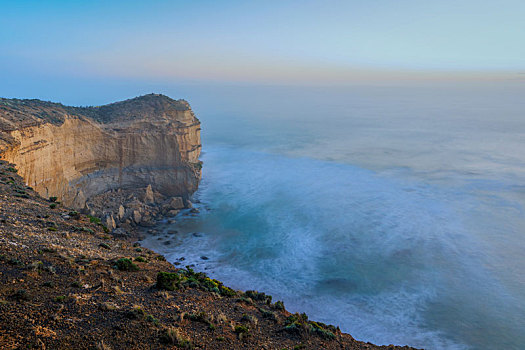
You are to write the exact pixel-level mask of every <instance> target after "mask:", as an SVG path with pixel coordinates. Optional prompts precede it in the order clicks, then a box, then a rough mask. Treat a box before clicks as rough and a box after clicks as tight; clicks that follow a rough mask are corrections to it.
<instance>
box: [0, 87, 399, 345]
mask: <svg viewBox="0 0 525 350" xmlns="http://www.w3.org/2000/svg"><path fill="white" fill-rule="evenodd" d="M200 149H201V144H200V123H199V120H198V119H197V118H196V117H195V115H194V114H193V112H192V111H191V108H190V106H189V104H188V103H187V102H185V101H182V100H178V101H177V100H172V99H170V98H168V97H166V96H162V95H155V94H151V95H146V96H142V97H138V98H134V99H131V100H126V101H122V102H117V103H113V104H109V105H106V106H100V107H68V106H64V105H61V104H57V103H51V102H43V101H39V100H18V99H0V158H1V159H2V160H0V348H2V349H72V348H76V349H106V350H107V349H175V348H187V349H191V348H197V349H395V348H401V347H396V346H393V345H390V346H376V345H373V344H370V343H364V342H359V341H356V340H355V339H353V338H352V337H351V336H350V335H348V334H345V333H342V332H341V331H340V330H339V328H338V327H334V326H331V325H326V324H323V323H319V322H314V321H311V320H308V317H307V316H306V315H304V314H291V313H289V312H288V311H286V309H285V307H284V305H283V303H282V302H280V301H275V300H272V298H271V297H270V296H268V295H265V294H264V293H260V292H256V291H246V292H242V291H236V290H232V289H230V288H228V287H227V286H224V285H223V284H222V283H221V282H220V281H217V280H214V279H210V278H209V277H207V276H206V275H205V274H203V273H199V272H195V271H193V270H192V269H191V268H189V267H187V268H185V269H178V268H176V267H175V266H173V265H172V264H170V263H169V262H167V261H165V259H164V257H163V256H161V255H159V254H157V253H155V252H153V251H151V250H149V249H146V248H143V247H140V245H139V244H138V243H133V241H132V240H131V238H133V237H136V235H137V232H138V230H137V228H139V227H141V226H150V225H153V224H154V223H155V220H158V219H161V218H164V217H166V216H168V217H171V216H175V215H176V214H177V213H178V211H179V210H181V209H182V208H187V207H190V206H191V202H190V201H189V199H190V196H191V194H192V193H193V192H194V191H195V190H196V189H197V187H198V184H199V180H200V176H201V163H200V162H199V160H198V157H199V154H200ZM403 348H405V349H408V347H403Z"/></svg>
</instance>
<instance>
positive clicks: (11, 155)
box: [0, 94, 201, 234]
mask: <svg viewBox="0 0 525 350" xmlns="http://www.w3.org/2000/svg"><path fill="white" fill-rule="evenodd" d="M0 132H1V133H0V158H1V159H2V160H5V161H8V162H10V163H13V164H16V167H17V169H18V171H19V172H18V174H19V175H20V176H22V178H23V179H24V181H25V183H26V185H28V186H31V187H32V188H33V189H34V190H35V191H37V192H38V193H39V194H40V195H41V196H42V197H44V198H50V197H57V198H58V200H59V201H60V202H62V203H64V204H65V205H66V206H68V207H71V208H73V209H75V210H78V211H81V212H85V213H87V214H90V215H92V216H97V217H100V218H102V220H103V223H104V225H105V226H106V227H107V228H108V229H109V230H114V229H116V228H117V226H118V227H121V228H122V229H121V230H119V232H120V233H121V234H123V233H125V232H126V230H129V228H130V226H135V225H144V226H148V225H152V224H153V223H154V222H155V220H156V219H158V218H159V217H160V216H161V215H164V216H174V215H176V214H177V213H178V211H179V210H180V209H182V208H185V207H188V206H189V205H191V204H190V203H189V201H188V198H189V196H190V195H191V194H192V193H193V192H195V190H196V189H197V187H198V184H199V180H200V176H201V163H200V161H199V155H200V150H201V143H200V122H199V120H198V119H197V118H196V117H195V115H194V113H193V112H192V110H191V108H190V106H189V104H188V103H187V102H186V101H183V100H172V99H170V98H169V97H166V96H163V95H156V94H150V95H145V96H141V97H138V98H134V99H130V100H126V101H122V102H117V103H112V104H109V105H105V106H99V107H68V106H64V105H62V104H58V103H51V102H43V101H39V100H17V99H0Z"/></svg>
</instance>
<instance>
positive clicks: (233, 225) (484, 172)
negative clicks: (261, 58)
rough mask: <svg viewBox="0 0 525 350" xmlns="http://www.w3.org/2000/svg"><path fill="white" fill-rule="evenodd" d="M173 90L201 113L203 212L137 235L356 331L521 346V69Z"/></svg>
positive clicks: (409, 341)
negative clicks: (504, 73)
mask: <svg viewBox="0 0 525 350" xmlns="http://www.w3.org/2000/svg"><path fill="white" fill-rule="evenodd" d="M170 95H172V96H183V97H185V98H186V99H188V100H189V101H190V103H191V105H192V108H193V110H194V111H195V113H196V114H197V116H198V117H199V118H200V120H201V122H202V137H203V154H202V157H201V159H202V160H203V162H204V167H203V178H202V183H201V186H200V189H199V191H198V192H197V193H196V194H195V196H194V201H195V206H196V207H197V208H198V209H199V211H200V213H198V214H192V213H189V212H185V213H182V214H181V215H180V216H179V217H177V223H174V224H168V223H163V224H160V225H159V226H158V227H157V229H158V230H159V231H160V233H159V234H158V235H153V236H148V237H147V238H146V239H145V240H144V241H143V245H145V246H147V247H149V248H152V249H155V250H157V251H159V252H160V253H163V254H165V255H166V257H167V258H168V260H170V261H172V262H181V264H182V266H184V265H194V266H195V269H196V270H199V271H205V272H206V273H207V274H209V275H210V276H212V277H213V278H217V279H220V280H222V281H224V282H225V284H226V285H229V286H231V287H234V288H237V289H242V290H246V289H256V290H259V291H264V292H266V293H269V294H271V295H273V298H274V301H275V300H283V301H284V303H285V305H286V307H287V309H288V310H290V311H293V312H295V311H298V312H303V311H304V312H306V313H307V314H308V315H309V316H310V318H311V319H315V320H319V321H322V322H325V323H330V324H335V325H339V326H340V327H341V329H342V330H343V331H345V332H348V333H350V334H351V335H352V336H353V337H355V338H356V339H358V340H363V341H370V342H373V343H376V344H391V343H393V344H399V345H411V346H415V347H424V348H427V349H524V348H525V254H524V253H525V210H524V209H525V84H524V83H523V81H507V82H478V83H446V82H440V83H433V84H430V83H426V84H423V83H406V84H385V85H383V86H380V85H376V86H372V85H367V86H358V85H356V86H336V87H293V86H288V87H276V86H238V85H237V86H236V85H225V86H221V85H210V86H205V87H203V86H181V87H179V88H177V89H175V90H173V91H170ZM169 230H177V231H178V233H176V234H171V233H168V231H169ZM167 241H170V244H169V245H166V242H167ZM181 258H184V260H183V261H182V259H181Z"/></svg>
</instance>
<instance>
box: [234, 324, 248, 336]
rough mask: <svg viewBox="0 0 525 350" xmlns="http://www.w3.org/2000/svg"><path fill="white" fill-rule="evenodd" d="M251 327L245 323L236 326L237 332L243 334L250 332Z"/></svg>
mask: <svg viewBox="0 0 525 350" xmlns="http://www.w3.org/2000/svg"><path fill="white" fill-rule="evenodd" d="M249 331H250V329H249V328H248V327H246V326H243V325H238V326H235V333H237V334H241V333H248V332H249Z"/></svg>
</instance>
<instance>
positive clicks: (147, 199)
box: [144, 184, 155, 204]
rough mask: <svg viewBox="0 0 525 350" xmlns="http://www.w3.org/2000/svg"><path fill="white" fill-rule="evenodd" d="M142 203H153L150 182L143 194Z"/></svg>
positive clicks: (153, 198)
mask: <svg viewBox="0 0 525 350" xmlns="http://www.w3.org/2000/svg"><path fill="white" fill-rule="evenodd" d="M144 203H146V204H151V203H155V196H154V195H153V189H152V188H151V184H149V185H148V187H146V193H145V194H144Z"/></svg>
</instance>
